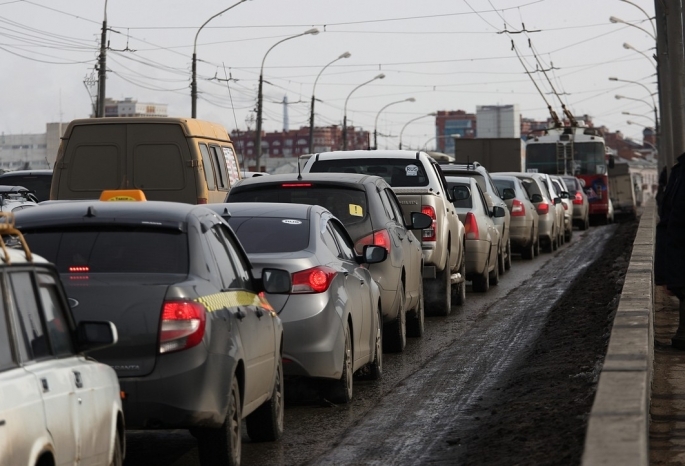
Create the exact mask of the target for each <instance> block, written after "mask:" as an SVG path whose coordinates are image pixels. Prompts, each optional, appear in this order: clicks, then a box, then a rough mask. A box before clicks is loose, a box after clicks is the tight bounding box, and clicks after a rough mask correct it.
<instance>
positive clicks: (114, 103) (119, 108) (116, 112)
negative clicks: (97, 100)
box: [105, 97, 168, 117]
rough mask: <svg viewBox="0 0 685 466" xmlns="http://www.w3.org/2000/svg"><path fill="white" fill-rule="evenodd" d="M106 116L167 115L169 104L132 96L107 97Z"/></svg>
mask: <svg viewBox="0 0 685 466" xmlns="http://www.w3.org/2000/svg"><path fill="white" fill-rule="evenodd" d="M105 116H106V117H165V116H168V115H167V104H153V103H149V102H138V101H137V100H134V99H133V98H131V97H127V98H125V99H124V100H114V99H110V98H107V99H105Z"/></svg>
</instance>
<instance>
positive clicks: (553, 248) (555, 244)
mask: <svg viewBox="0 0 685 466" xmlns="http://www.w3.org/2000/svg"><path fill="white" fill-rule="evenodd" d="M557 249H559V236H558V235H555V236H554V239H553V240H552V246H551V251H550V252H554V251H556V250H557Z"/></svg>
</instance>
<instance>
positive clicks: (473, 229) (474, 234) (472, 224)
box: [464, 212, 480, 239]
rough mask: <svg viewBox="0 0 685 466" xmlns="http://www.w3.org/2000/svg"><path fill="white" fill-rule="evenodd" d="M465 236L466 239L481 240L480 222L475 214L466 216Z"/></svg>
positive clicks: (470, 213)
mask: <svg viewBox="0 0 685 466" xmlns="http://www.w3.org/2000/svg"><path fill="white" fill-rule="evenodd" d="M464 220H465V221H464V235H465V237H466V239H480V232H479V231H478V222H477V221H476V216H475V215H473V212H469V213H467V214H466V218H465V219H464Z"/></svg>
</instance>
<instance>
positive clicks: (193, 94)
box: [190, 0, 247, 118]
mask: <svg viewBox="0 0 685 466" xmlns="http://www.w3.org/2000/svg"><path fill="white" fill-rule="evenodd" d="M246 1H247V0H240V1H239V2H238V3H236V4H234V5H231V6H229V7H228V8H226V9H224V10H221V11H220V12H218V13H217V14H215V15H214V16H212V17H211V18H209V19H208V20H207V21H205V22H204V23H203V24H202V26H200V29H198V30H197V32H196V33H195V40H194V41H193V77H192V81H191V83H190V101H191V116H192V117H193V118H196V117H197V36H199V35H200V31H202V28H203V27H205V26H206V25H207V23H209V22H210V21H211V20H213V19H214V18H216V17H217V16H221V15H222V14H224V13H226V12H227V11H228V10H230V9H231V8H235V7H237V6H238V5H240V4H241V3H245V2H246Z"/></svg>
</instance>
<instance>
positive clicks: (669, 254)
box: [654, 153, 685, 350]
mask: <svg viewBox="0 0 685 466" xmlns="http://www.w3.org/2000/svg"><path fill="white" fill-rule="evenodd" d="M654 282H655V284H656V285H662V286H663V285H665V286H666V289H667V290H668V291H669V292H671V293H673V294H674V295H675V296H676V297H677V298H678V300H679V301H680V323H679V326H678V330H677V331H676V334H675V336H674V337H673V338H672V339H671V345H672V346H673V347H674V348H678V349H683V350H685V153H683V154H681V155H680V157H678V162H677V163H676V164H675V165H674V166H673V168H672V169H671V176H670V178H669V180H668V183H667V184H666V189H665V190H664V193H663V198H662V199H661V203H660V205H659V223H658V224H657V226H656V246H655V254H654Z"/></svg>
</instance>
